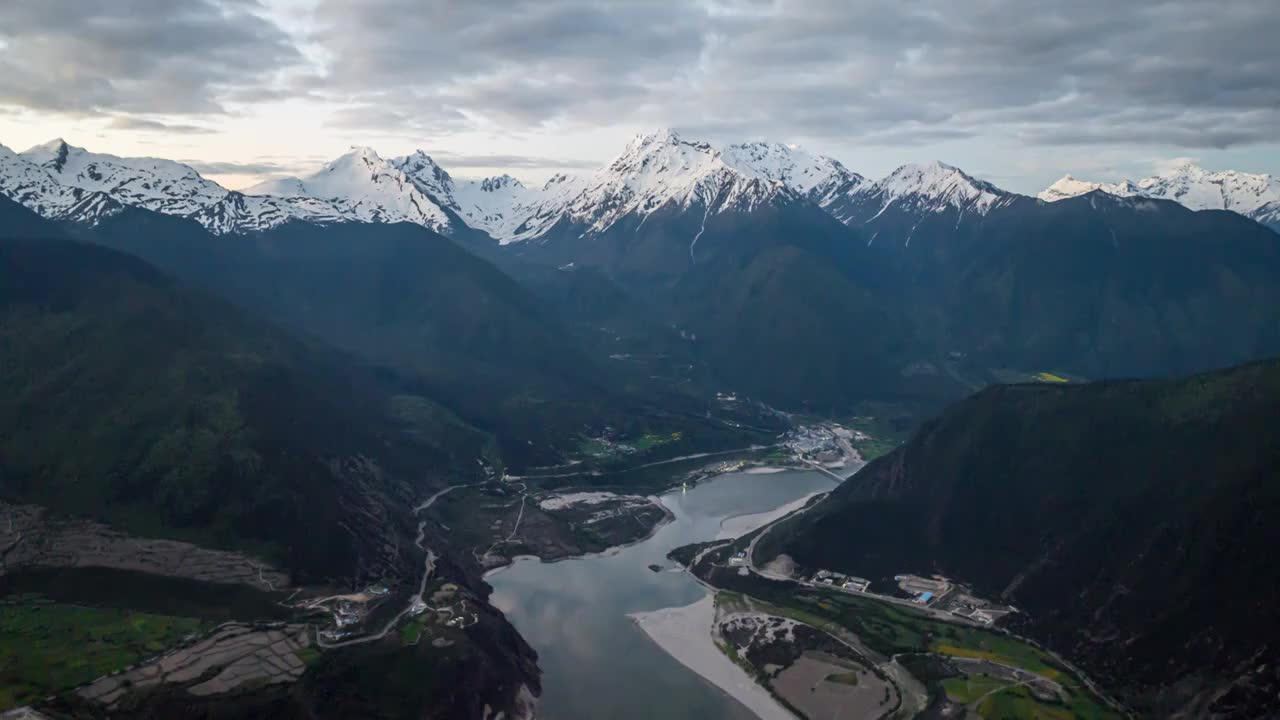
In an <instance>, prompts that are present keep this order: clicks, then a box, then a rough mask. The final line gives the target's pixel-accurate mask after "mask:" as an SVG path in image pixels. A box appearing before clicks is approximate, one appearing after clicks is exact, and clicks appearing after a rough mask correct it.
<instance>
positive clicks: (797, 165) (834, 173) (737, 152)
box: [725, 142, 867, 221]
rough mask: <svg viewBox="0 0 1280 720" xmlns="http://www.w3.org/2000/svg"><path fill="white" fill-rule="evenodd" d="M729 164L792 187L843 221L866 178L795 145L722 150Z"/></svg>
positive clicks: (744, 145) (756, 144)
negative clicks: (849, 205)
mask: <svg viewBox="0 0 1280 720" xmlns="http://www.w3.org/2000/svg"><path fill="white" fill-rule="evenodd" d="M725 155H726V156H727V157H728V158H729V162H730V164H732V165H734V166H735V167H739V168H743V167H746V168H750V169H751V171H752V172H754V173H756V174H758V175H761V176H763V177H767V178H769V179H771V180H774V181H775V182H780V183H782V184H784V185H786V186H787V187H789V188H792V189H794V190H796V191H798V192H800V193H801V194H803V195H804V196H805V197H807V198H808V199H809V200H811V201H812V202H814V203H816V204H817V205H819V206H820V207H822V208H824V209H826V210H827V212H829V213H831V214H832V215H834V216H835V217H836V218H837V219H839V220H841V221H843V220H844V219H845V217H844V214H845V212H846V211H847V206H848V203H849V202H851V199H852V198H853V197H854V196H855V195H856V194H857V192H858V191H859V189H860V188H862V187H863V186H864V185H866V183H867V179H866V178H865V177H863V176H861V175H859V174H858V173H856V172H853V171H852V170H849V169H848V168H846V167H845V166H844V165H843V164H841V163H840V162H839V161H838V160H834V159H832V158H829V157H826V156H824V155H813V154H811V153H809V152H808V151H806V150H805V149H804V148H802V147H800V146H799V145H784V144H782V143H765V142H753V143H740V144H737V145H730V146H729V147H728V148H726V149H725Z"/></svg>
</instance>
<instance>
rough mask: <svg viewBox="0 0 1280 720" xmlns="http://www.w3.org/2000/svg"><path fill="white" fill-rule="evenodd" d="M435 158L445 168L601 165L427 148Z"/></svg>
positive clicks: (563, 167)
mask: <svg viewBox="0 0 1280 720" xmlns="http://www.w3.org/2000/svg"><path fill="white" fill-rule="evenodd" d="M424 152H426V153H427V154H428V155H430V156H431V158H432V159H433V160H435V161H436V162H438V163H440V164H441V165H443V166H444V167H445V168H473V167H481V168H511V169H539V170H541V169H551V170H581V169H584V168H595V167H599V166H600V162H599V161H598V160H575V159H572V158H548V157H538V156H534V155H466V154H460V153H453V152H449V151H447V150H426V151H424Z"/></svg>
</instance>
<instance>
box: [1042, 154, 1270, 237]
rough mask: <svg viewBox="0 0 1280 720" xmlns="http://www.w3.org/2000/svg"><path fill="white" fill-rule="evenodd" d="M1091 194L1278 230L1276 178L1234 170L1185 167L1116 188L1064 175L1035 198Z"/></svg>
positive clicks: (1189, 165)
mask: <svg viewBox="0 0 1280 720" xmlns="http://www.w3.org/2000/svg"><path fill="white" fill-rule="evenodd" d="M1094 190H1101V191H1103V192H1105V193H1107V194H1109V195H1116V196H1119V197H1134V196H1138V197H1148V198H1157V199H1162V200H1173V201H1175V202H1178V203H1181V204H1182V205H1185V206H1187V207H1189V208H1191V209H1192V210H1231V211H1233V212H1236V213H1239V214H1241V215H1244V216H1245V217H1247V218H1251V219H1253V220H1256V221H1257V222H1260V223H1262V224H1263V225H1268V226H1270V227H1272V228H1280V178H1277V177H1275V176H1273V175H1271V174H1268V173H1259V174H1254V173H1244V172H1237V171H1235V170H1222V171H1219V172H1210V171H1208V170H1205V169H1204V168H1202V167H1200V166H1199V165H1196V164H1195V163H1192V162H1184V163H1180V164H1178V165H1176V166H1175V167H1173V168H1170V169H1169V170H1167V171H1166V172H1163V173H1160V174H1158V175H1153V176H1151V177H1148V178H1143V179H1141V180H1136V181H1134V180H1121V181H1118V182H1114V183H1107V182H1093V181H1088V180H1080V179H1077V178H1075V177H1072V176H1071V175H1066V176H1064V177H1063V178H1062V179H1060V180H1058V181H1057V182H1055V183H1054V184H1052V185H1050V186H1049V187H1048V188H1046V189H1044V190H1043V191H1041V192H1040V193H1039V194H1038V195H1037V197H1039V198H1040V199H1041V200H1045V201H1048V202H1056V201H1058V200H1063V199H1066V198H1070V197H1075V196H1077V195H1084V194H1085V193H1089V192H1092V191H1094Z"/></svg>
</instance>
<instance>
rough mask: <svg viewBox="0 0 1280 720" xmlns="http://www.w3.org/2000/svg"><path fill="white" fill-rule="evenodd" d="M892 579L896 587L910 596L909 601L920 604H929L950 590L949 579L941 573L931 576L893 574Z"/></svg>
mask: <svg viewBox="0 0 1280 720" xmlns="http://www.w3.org/2000/svg"><path fill="white" fill-rule="evenodd" d="M893 579H894V580H895V581H896V582H897V583H898V588H899V589H901V590H902V591H903V592H905V593H906V594H908V595H910V596H911V601H912V602H914V603H919V604H921V605H929V604H931V603H933V602H935V601H937V600H939V599H941V598H942V597H943V596H945V595H946V594H947V593H949V592H951V581H950V580H948V579H946V578H944V577H942V576H941V575H934V576H933V577H931V578H926V577H920V576H919V575H895V576H893Z"/></svg>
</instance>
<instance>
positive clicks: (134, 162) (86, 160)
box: [22, 138, 227, 215]
mask: <svg viewBox="0 0 1280 720" xmlns="http://www.w3.org/2000/svg"><path fill="white" fill-rule="evenodd" d="M22 157H23V158H25V159H26V160H28V161H29V162H31V163H32V164H34V165H37V166H39V167H41V168H43V169H44V170H45V171H46V172H48V173H49V175H50V176H51V177H53V179H54V180H56V181H57V182H58V183H59V184H61V185H64V186H68V187H73V188H80V189H81V190H85V191H88V192H102V193H106V194H107V195H108V196H110V197H111V198H113V199H115V200H117V201H119V202H121V203H124V204H125V205H136V206H138V207H143V208H146V209H148V210H155V211H157V212H162V213H167V214H170V215H190V214H191V213H194V212H196V211H198V210H200V209H201V208H203V207H205V206H206V205H210V204H212V203H215V202H217V201H219V200H221V199H222V197H223V196H225V195H226V194H227V190H226V188H223V187H222V186H221V185H219V184H217V183H215V182H213V181H212V180H206V179H205V178H203V177H201V176H200V173H198V172H196V171H195V170H194V169H192V168H191V167H189V166H187V165H183V164H182V163H179V162H174V161H173V160H162V159H159V158H122V157H116V156H115V155H107V154H104V153H92V152H89V151H88V150H85V149H84V148H78V147H74V146H72V145H68V144H67V143H66V142H64V141H63V140H62V139H61V138H59V139H57V140H51V141H49V142H47V143H45V144H43V145H37V146H35V147H33V148H31V149H30V150H27V151H25V152H23V153H22Z"/></svg>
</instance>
